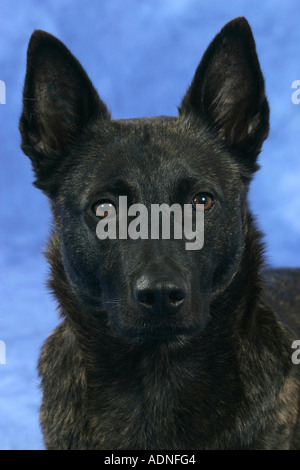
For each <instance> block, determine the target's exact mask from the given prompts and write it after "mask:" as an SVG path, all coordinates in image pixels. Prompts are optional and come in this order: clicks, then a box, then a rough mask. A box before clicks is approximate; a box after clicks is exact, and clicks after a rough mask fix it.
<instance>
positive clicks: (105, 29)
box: [0, 0, 300, 449]
mask: <svg viewBox="0 0 300 470" xmlns="http://www.w3.org/2000/svg"><path fill="white" fill-rule="evenodd" d="M241 15H243V16H245V17H246V18H247V19H248V21H249V23H250V25H251V26H252V28H253V32H254V36H255V39H256V43H257V50H258V54H259V58H260V63H261V67H262V70H263V72H264V75H265V79H266V89H267V94H268V97H269V101H270V105H271V133H270V136H269V139H268V141H267V142H266V143H265V145H264V148H263V152H262V154H261V156H260V163H261V165H262V169H261V171H260V172H259V173H257V175H256V178H255V181H254V182H253V184H252V188H251V206H252V209H253V210H254V212H255V214H256V215H257V218H258V221H259V226H260V227H261V229H262V230H263V231H264V232H265V240H266V243H267V251H266V254H267V260H268V262H269V263H270V264H271V265H274V266H281V265H285V266H300V218H299V215H300V155H299V147H300V145H299V134H300V133H299V129H300V105H297V104H293V103H292V100H291V97H292V93H293V91H295V90H293V89H292V82H293V81H295V80H300V28H299V21H300V2H299V0H286V1H285V2H282V0H272V1H271V0H264V1H261V0H252V1H243V0H238V1H235V0H229V1H226V2H224V1H223V0H214V1H202V0H201V1H200V0H147V1H146V0H126V1H124V0H98V1H96V0H94V1H93V0H86V1H84V2H83V1H80V0H74V1H71V0H49V1H47V0H45V1H41V0H26V1H24V0H0V22H1V27H0V38H1V40H0V65H1V67H0V80H2V81H3V82H4V83H5V87H6V90H5V91H6V96H3V87H2V96H0V101H1V102H2V103H3V102H4V98H6V99H5V102H6V103H5V104H0V120H1V127H0V157H1V172H0V183H1V186H0V187H1V199H0V212H1V215H0V224H1V252H0V255H1V272H0V275H1V280H0V291H1V294H0V295H1V298H0V308H1V312H0V340H2V341H3V342H4V343H5V345H6V364H0V449H42V448H43V442H42V436H41V431H40V428H39V421H38V411H39V405H40V400H41V393H40V389H39V380H38V376H37V373H36V363H37V358H38V355H39V351H40V348H41V345H42V343H43V341H44V339H45V338H46V336H47V335H48V334H49V333H50V331H51V329H53V328H54V327H55V325H56V324H57V323H58V318H57V314H56V311H55V304H54V302H53V300H52V299H51V297H50V295H49V294H48V292H47V290H46V288H45V280H46V276H47V271H48V268H47V265H46V263H45V260H44V259H43V256H42V254H41V253H42V251H43V249H44V247H45V243H46V239H47V236H48V233H49V224H50V213H49V208H48V203H47V201H46V198H45V197H44V196H43V195H42V193H40V192H39V191H38V190H37V189H35V188H34V187H33V186H32V185H31V182H32V180H33V175H32V171H31V168H30V164H29V160H28V159H27V157H25V156H24V155H23V154H22V152H21V150H20V136H19V133H18V119H19V115H20V112H21V94H22V87H23V80H24V75H25V65H26V63H25V61H26V49H27V44H28V40H29V37H30V35H31V33H32V32H33V30H34V29H44V30H46V31H48V32H50V33H52V34H54V35H55V36H57V37H58V38H60V39H61V40H62V41H63V42H64V43H65V44H66V45H67V46H68V47H69V48H70V49H71V51H72V52H73V53H74V54H75V56H76V57H77V58H78V59H79V60H80V61H81V63H82V64H83V66H84V68H85V69H86V70H87V72H88V74H89V75H90V77H91V79H92V81H93V82H94V84H95V86H96V88H97V89H98V91H99V93H100V95H101V97H102V98H103V99H104V101H105V102H106V103H107V104H108V106H109V108H110V110H111V111H112V115H113V117H114V118H119V117H138V116H153V115H156V114H170V115H175V114H176V113H177V105H179V103H180V101H181V98H182V97H183V95H184V92H185V90H186V88H187V86H188V85H189V83H190V81H191V79H192V77H193V74H194V71H195V68H196V66H197V64H198V62H199V60H200V58H201V56H202V54H203V52H204V50H205V48H206V47H207V45H208V44H209V42H210V41H211V39H212V38H213V37H214V35H215V34H216V33H217V32H218V31H219V30H220V29H221V28H222V26H223V25H224V24H225V23H226V22H227V21H229V20H231V19H232V18H234V17H236V16H241ZM0 346H1V347H2V356H1V351H0V358H1V357H2V362H3V343H0ZM0 362H1V361H0Z"/></svg>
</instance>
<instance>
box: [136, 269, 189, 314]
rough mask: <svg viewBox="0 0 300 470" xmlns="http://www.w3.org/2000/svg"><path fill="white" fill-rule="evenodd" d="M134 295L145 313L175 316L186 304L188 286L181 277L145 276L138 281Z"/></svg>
mask: <svg viewBox="0 0 300 470" xmlns="http://www.w3.org/2000/svg"><path fill="white" fill-rule="evenodd" d="M133 293H134V297H135V299H136V301H137V302H138V304H139V307H140V308H141V309H142V310H143V311H144V312H146V313H153V314H156V315H173V314H174V313H176V312H178V310H179V309H180V308H181V307H182V306H183V304H184V301H185V299H186V296H187V286H186V283H185V282H184V280H183V279H182V278H181V277H179V276H175V275H174V276H170V275H168V276H164V275H163V274H159V275H153V274H143V275H142V276H140V277H139V278H138V279H137V280H136V282H135V285H134V289H133Z"/></svg>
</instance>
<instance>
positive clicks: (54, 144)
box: [20, 30, 110, 192]
mask: <svg viewBox="0 0 300 470" xmlns="http://www.w3.org/2000/svg"><path fill="white" fill-rule="evenodd" d="M109 119H110V114H109V111H108V109H107V107H106V105H105V104H104V103H103V101H102V100H101V99H100V98H99V96H98V94H97V92H96V90H95V88H94V86H93V85H92V82H91V81H90V79H89V77H88V76H87V74H86V72H85V71H84V69H83V68H82V66H81V65H80V63H79V62H78V61H77V59H76V58H75V57H74V56H73V54H72V53H71V52H70V51H69V50H68V49H67V47H66V46H65V45H64V44H63V43H62V42H61V41H59V40H58V39H57V38H55V37H54V36H52V35H51V34H49V33H46V32H45V31H39V30H38V31H35V32H34V33H33V34H32V36H31V38H30V42H29V46H28V52H27V71H26V78H25V85H24V92H23V110H22V115H21V118H20V131H21V135H22V149H23V151H24V153H25V154H26V155H28V156H29V157H30V159H31V161H32V164H33V169H34V171H35V173H36V176H37V180H36V182H35V185H36V186H37V187H39V188H40V189H43V190H45V191H46V190H47V191H48V192H49V187H50V182H51V183H52V184H53V181H54V180H55V181H57V182H58V181H59V176H57V177H56V178H54V176H53V174H54V172H55V171H56V172H57V171H59V168H61V167H62V165H63V164H65V163H68V162H72V154H73V150H74V146H75V143H76V141H77V139H78V138H79V137H80V136H81V135H82V134H83V133H84V132H85V131H86V130H87V129H88V128H89V126H90V125H92V123H93V122H95V121H96V120H99V122H102V123H104V122H105V121H106V122H108V121H109Z"/></svg>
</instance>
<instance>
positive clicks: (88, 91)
mask: <svg viewBox="0 0 300 470" xmlns="http://www.w3.org/2000/svg"><path fill="white" fill-rule="evenodd" d="M27 60H28V62H27V73H26V79H25V87H24V98H23V105H24V106H23V113H22V116H21V120H20V130H21V134H22V149H23V151H24V152H25V153H26V154H27V155H28V156H29V157H30V159H31V161H32V164H33V168H34V170H35V174H36V181H35V185H36V186H37V187H38V188H40V189H41V190H42V191H43V192H44V193H45V194H46V195H47V196H48V198H49V200H50V203H51V207H52V210H53V216H54V221H55V230H54V232H53V234H52V237H51V241H50V244H49V249H48V253H47V257H48V260H49V263H50V265H51V268H52V275H51V279H50V287H51V289H52V291H53V292H54V294H55V296H56V298H57V300H58V303H59V308H60V314H61V316H62V323H61V324H60V326H59V327H58V328H57V329H56V330H55V331H54V333H53V334H52V335H50V337H49V338H48V340H47V341H46V343H45V346H44V348H43V351H42V354H41V358H40V362H39V370H40V374H41V377H42V386H43V394H44V398H43V404H42V409H41V423H42V427H43V432H44V436H45V444H46V446H47V448H49V449H54V448H55V449H167V450H171V449H186V450H187V449H248V448H257V449H276V448H278V449H281V448H285V449H286V448H296V447H297V446H299V421H298V425H297V416H298V401H299V372H298V370H299V369H297V367H295V366H294V365H293V363H292V361H291V354H292V350H291V344H292V341H293V339H297V333H296V331H297V330H296V329H295V328H296V323H297V319H296V321H295V314H294V312H299V307H300V300H299V286H300V272H299V270H281V271H279V272H278V271H277V272H275V271H269V272H263V271H262V266H263V256H262V252H263V249H262V243H261V241H260V238H261V236H260V234H259V232H258V231H257V229H256V227H255V223H254V221H253V217H252V215H251V214H250V212H249V209H248V206H247V193H248V187H249V183H250V181H251V178H252V176H253V173H254V172H255V171H256V170H257V168H258V165H257V157H258V154H259V153H260V150H261V147H262V144H263V141H264V140H265V138H266V137H267V135H268V130H269V107H268V103H267V99H266V96H265V91H264V80H263V76H262V73H261V70H260V66H259V62H258V58H257V54H256V48H255V43H254V39H253V36H252V32H251V29H250V27H249V25H248V23H247V21H246V20H245V19H244V18H237V19H235V20H233V21H231V22H230V23H228V24H227V25H226V26H225V27H224V28H223V29H222V31H221V32H220V33H219V34H218V35H217V36H216V37H215V39H214V40H213V41H212V43H211V44H210V46H209V47H208V49H207V51H206V52H205V54H204V56H203V59H202V61H201V63H200V65H199V66H198V68H197V70H196V73H195V77H194V79H193V81H192V84H191V86H190V87H189V89H188V91H187V93H186V95H185V97H184V98H183V100H182V103H181V106H180V107H179V114H178V117H157V118H145V119H128V120H117V121H116V120H113V119H111V116H110V113H109V111H108V109H107V107H106V105H105V104H104V103H103V102H102V101H101V99H100V98H99V96H98V94H97V92H96V91H95V89H94V87H93V85H92V83H91V82H90V80H89V78H88V77H87V75H86V73H85V72H84V70H83V69H82V67H81V65H80V64H79V63H78V61H77V60H76V59H75V58H74V57H73V56H72V54H71V53H70V52H69V51H68V49H67V48H66V47H65V46H64V45H63V44H62V43H61V42H60V41H59V40H57V39H56V38H54V37H53V36H51V35H49V34H47V33H45V32H43V31H36V32H34V34H33V35H32V37H31V40H30V44H29V48H28V59H27ZM199 192H201V193H205V194H209V195H210V196H211V197H212V198H213V202H214V204H213V207H212V209H211V210H210V211H208V212H207V213H206V214H205V238H204V240H205V241H204V246H203V248H202V249H201V250H198V251H187V250H185V240H177V239H174V238H173V239H171V240H163V239H158V240H153V239H149V240H143V239H137V240H131V239H130V238H128V239H125V240H123V239H118V238H117V239H115V240H111V239H106V240H99V239H98V237H97V235H96V225H97V222H98V221H97V218H96V217H95V214H94V212H93V210H92V208H93V207H94V204H95V203H96V202H97V201H101V200H109V201H111V202H112V203H113V204H114V205H115V207H116V210H117V213H118V197H119V196H120V195H123V196H124V195H125V196H127V200H128V205H131V204H134V203H142V204H144V205H145V206H146V207H147V208H150V205H151V204H162V203H167V204H169V205H172V204H173V203H179V204H180V205H181V206H183V205H184V204H189V203H191V201H192V200H193V196H194V195H195V194H197V193H199ZM274 279H275V280H274ZM278 283H279V284H278ZM278 285H280V286H284V292H286V294H285V296H283V298H281V300H280V301H279V300H278V292H279V291H280V289H278ZM296 293H298V297H296V295H295V294H296ZM293 299H295V300H293ZM297 302H298V305H297ZM274 304H275V308H274ZM273 309H274V310H273ZM275 310H277V312H276V313H275ZM278 315H285V316H286V320H285V322H286V323H287V324H288V326H289V327H290V328H291V329H289V330H288V329H287V327H286V326H284V325H283V323H281V321H280V320H279V317H278ZM298 320H299V319H298ZM292 331H294V333H293V332H292ZM299 334H300V333H299Z"/></svg>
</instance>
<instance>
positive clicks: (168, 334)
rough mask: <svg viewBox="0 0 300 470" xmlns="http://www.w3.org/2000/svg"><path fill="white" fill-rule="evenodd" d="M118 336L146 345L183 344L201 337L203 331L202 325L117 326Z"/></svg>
mask: <svg viewBox="0 0 300 470" xmlns="http://www.w3.org/2000/svg"><path fill="white" fill-rule="evenodd" d="M115 331H116V334H117V335H118V336H119V337H122V338H123V339H124V340H126V341H130V342H138V343H145V342H150V341H163V342H176V341H177V342H178V343H183V342H186V341H188V339H189V338H192V337H195V336H199V335H200V334H201V331H202V327H201V326H200V325H191V326H158V325H156V326H153V325H143V326H138V327H124V326H120V325H118V326H115Z"/></svg>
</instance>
